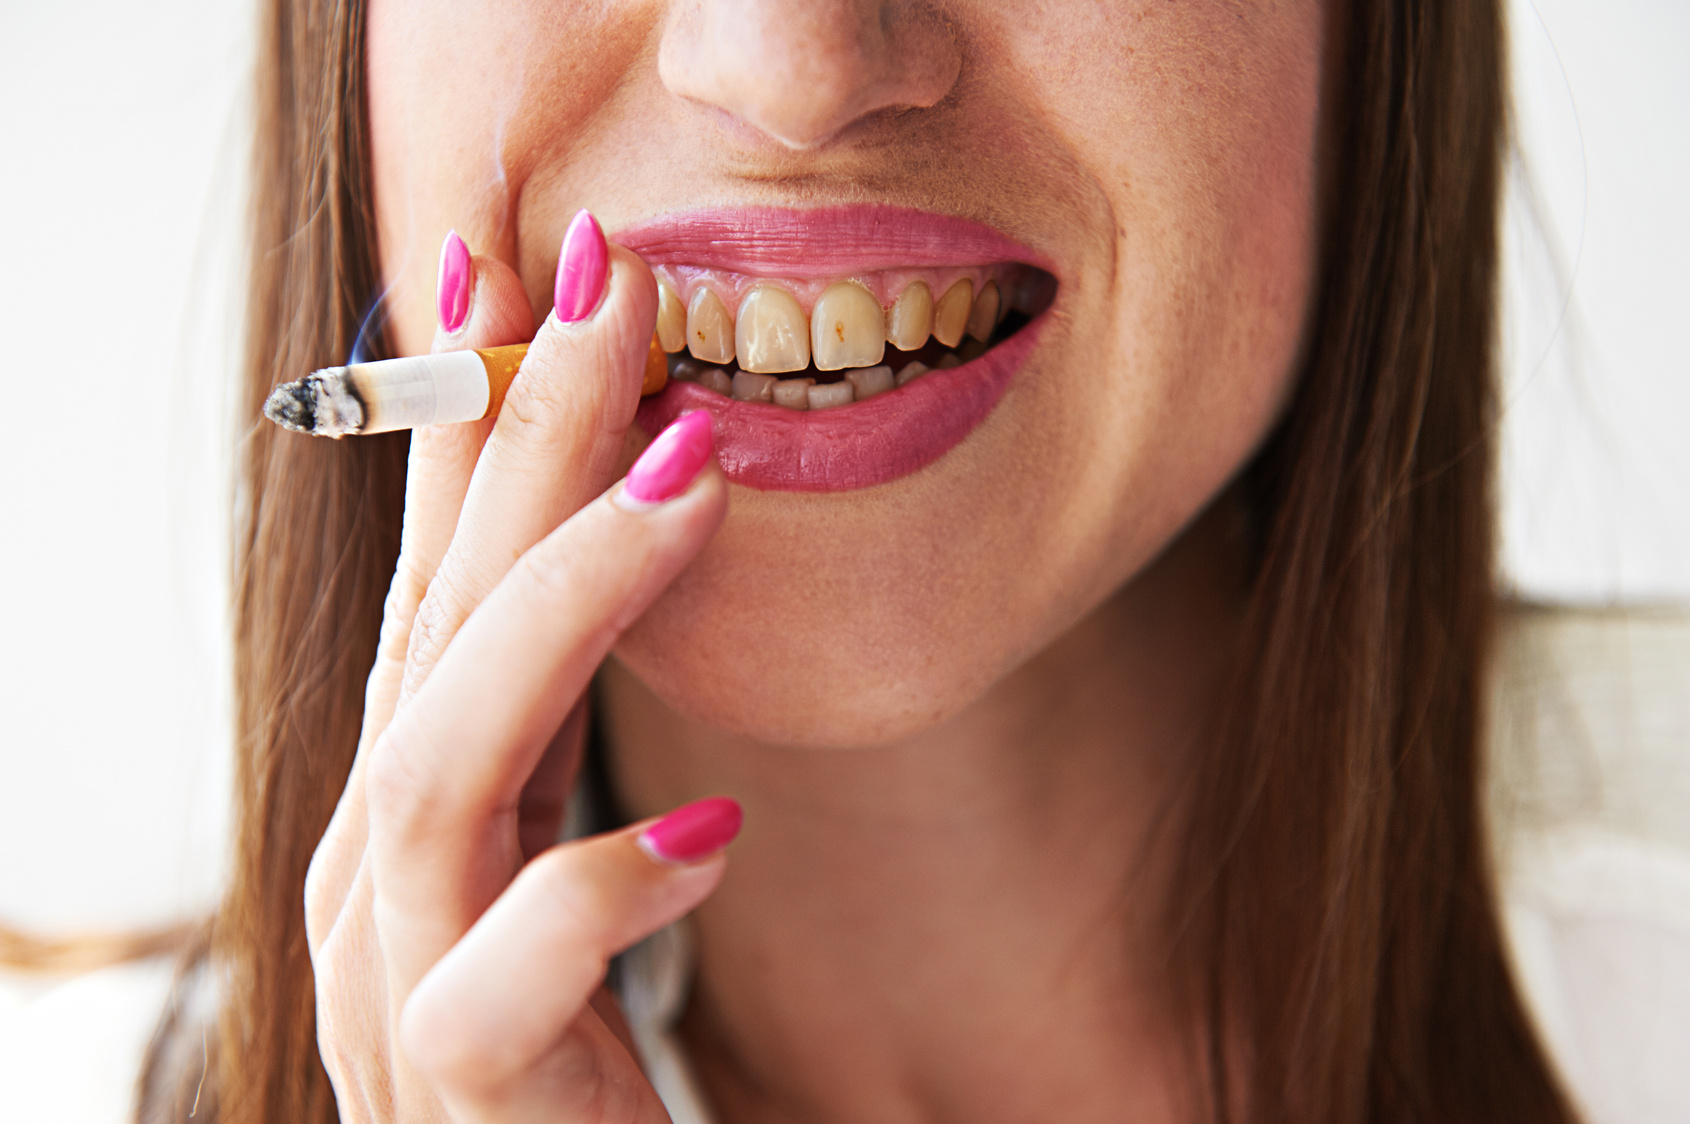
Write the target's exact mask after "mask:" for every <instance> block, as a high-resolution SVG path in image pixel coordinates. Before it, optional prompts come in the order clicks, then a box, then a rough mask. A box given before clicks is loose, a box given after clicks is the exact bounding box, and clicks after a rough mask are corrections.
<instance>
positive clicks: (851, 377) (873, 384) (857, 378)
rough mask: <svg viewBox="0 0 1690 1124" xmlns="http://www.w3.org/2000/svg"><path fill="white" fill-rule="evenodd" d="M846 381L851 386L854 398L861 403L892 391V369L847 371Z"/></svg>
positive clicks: (865, 368)
mask: <svg viewBox="0 0 1690 1124" xmlns="http://www.w3.org/2000/svg"><path fill="white" fill-rule="evenodd" d="M845 381H846V382H848V383H850V384H851V391H852V397H853V398H854V399H855V400H856V401H858V402H861V401H863V400H864V399H867V398H873V397H874V396H875V395H876V394H884V393H885V392H886V391H888V390H891V389H892V368H890V367H863V368H861V369H859V370H855V371H846V372H845Z"/></svg>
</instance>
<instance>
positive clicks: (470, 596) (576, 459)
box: [405, 211, 657, 694]
mask: <svg viewBox="0 0 1690 1124" xmlns="http://www.w3.org/2000/svg"><path fill="white" fill-rule="evenodd" d="M583 245H584V246H585V247H586V249H585V250H583V249H581V247H582V246H583ZM595 246H596V247H597V249H598V250H599V251H600V252H602V253H604V255H605V257H604V263H603V265H602V266H601V267H600V272H599V278H598V284H599V285H600V286H601V287H602V294H603V295H602V299H600V300H597V301H594V302H589V303H588V307H589V311H587V312H586V314H585V315H583V316H580V318H579V319H575V320H570V321H566V320H564V319H563V318H562V317H561V316H560V314H559V312H558V311H557V310H556V309H554V311H553V312H552V314H551V315H549V316H548V317H547V318H546V322H545V323H544V324H543V325H541V327H540V331H539V334H538V335H537V336H535V338H534V343H533V345H532V346H531V347H530V348H529V350H528V354H527V357H526V358H524V360H523V363H522V369H521V371H520V372H519V373H518V375H517V377H516V379H515V381H514V382H512V383H511V387H510V390H509V391H508V392H507V393H506V395H505V401H504V405H503V406H502V407H501V409H500V411H499V417H498V420H497V422H496V423H495V424H494V426H493V432H492V433H491V434H490V435H489V436H488V438H487V442H486V444H485V446H483V448H482V450H481V455H480V459H479V460H478V461H477V463H476V465H475V470H474V474H473V475H472V477H471V479H470V482H469V487H468V490H467V492H466V494H465V497H464V503H463V508H462V511H461V512H460V514H459V517H458V520H457V524H456V529H455V530H454V532H453V536H452V543H451V546H450V547H449V548H448V549H447V551H446V554H445V556H444V557H443V558H442V559H441V561H440V565H439V567H438V568H437V570H436V572H435V574H434V577H433V580H432V581H431V582H430V584H429V590H428V594H427V596H426V597H425V598H424V599H423V603H422V605H421V606H420V607H419V609H418V611H417V617H416V621H415V624H414V625H413V628H412V630H411V643H410V649H409V653H408V657H407V662H406V674H405V692H406V693H407V694H409V693H413V692H415V691H416V690H417V688H418V687H419V685H420V684H421V683H422V681H423V680H424V679H426V678H427V677H428V675H429V674H430V672H431V671H432V669H433V667H434V665H435V663H436V662H437V661H438V660H439V659H440V657H441V654H442V653H443V652H444V651H445V648H446V646H447V644H449V643H450V642H451V640H452V637H453V636H454V635H455V634H456V632H457V630H458V627H459V626H460V625H462V623H463V621H464V619H465V618H467V617H468V616H469V614H470V612H471V611H472V610H473V609H474V608H475V606H476V605H477V604H479V603H480V601H481V599H482V598H483V597H485V596H486V595H487V593H488V591H489V590H491V589H492V588H493V586H494V585H496V584H497V583H498V582H499V580H500V579H501V578H503V577H504V575H505V573H506V571H508V570H509V569H510V567H511V565H512V564H513V563H514V562H515V561H516V559H517V558H518V557H520V556H521V555H522V553H523V552H524V551H526V550H527V549H528V548H530V547H531V546H533V545H534V544H535V543H537V542H539V541H540V539H541V538H543V537H544V536H545V535H546V534H547V533H548V532H550V531H551V530H552V529H553V528H555V527H556V526H557V525H558V524H560V523H561V522H563V520H564V519H566V518H567V517H568V516H569V515H570V514H571V513H573V512H574V511H576V510H578V509H580V507H581V506H582V505H583V504H585V503H586V502H587V501H588V500H590V499H591V498H592V497H594V496H596V495H598V494H599V493H600V492H602V491H603V490H604V489H605V487H606V486H607V485H609V483H610V482H611V480H612V479H614V476H615V471H616V468H617V465H618V462H619V460H620V458H621V455H622V448H623V440H624V437H625V435H626V433H627V431H628V428H629V426H631V425H632V424H633V421H634V411H635V410H636V409H637V408H638V407H639V400H640V385H641V383H642V382H643V381H644V377H645V362H646V355H647V353H648V351H649V348H650V341H651V335H652V331H653V328H654V326H655V324H656V322H657V282H656V280H655V279H654V278H653V277H652V273H651V270H650V269H649V268H648V267H647V266H646V264H645V263H644V262H642V261H641V260H640V259H639V258H638V257H636V256H635V255H634V254H633V253H631V252H629V251H627V250H624V249H622V248H621V247H616V246H608V245H607V244H606V243H605V241H604V236H603V234H602V233H601V232H600V231H599V229H598V225H597V223H596V222H593V220H592V216H591V215H588V214H587V212H585V211H583V212H581V215H580V216H577V219H576V221H575V223H573V224H571V228H570V233H569V235H568V236H567V237H566V239H565V242H564V246H563V249H562V252H561V253H560V261H559V267H558V268H559V276H560V278H561V277H564V276H565V274H566V273H567V272H568V270H569V269H570V259H571V257H572V255H577V254H586V253H587V252H588V251H591V250H593V248H594V247H595ZM586 283H587V284H591V283H592V278H591V277H589V278H588V280H587V282H586ZM562 287H563V286H562V285H561V284H560V290H561V289H562ZM559 299H560V300H561V299H562V298H561V297H560V298H559ZM566 312H567V313H568V314H570V315H577V314H578V313H579V312H580V310H579V309H576V308H572V309H568V310H566Z"/></svg>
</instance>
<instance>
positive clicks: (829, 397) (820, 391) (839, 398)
mask: <svg viewBox="0 0 1690 1124" xmlns="http://www.w3.org/2000/svg"><path fill="white" fill-rule="evenodd" d="M853 393H854V392H853V391H852V389H851V384H850V383H848V382H831V383H827V384H825V385H823V384H821V383H817V384H816V385H815V386H812V387H810V389H809V391H808V394H809V397H810V409H812V410H831V409H833V408H834V407H835V406H849V405H850V404H851V403H852V401H853V397H852V396H853Z"/></svg>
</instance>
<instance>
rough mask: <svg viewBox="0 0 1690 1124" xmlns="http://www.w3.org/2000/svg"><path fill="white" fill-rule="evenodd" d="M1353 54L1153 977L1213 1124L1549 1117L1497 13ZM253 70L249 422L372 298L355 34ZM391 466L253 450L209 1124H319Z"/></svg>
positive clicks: (338, 25) (1369, 30) (1468, 7)
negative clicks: (1504, 886)
mask: <svg viewBox="0 0 1690 1124" xmlns="http://www.w3.org/2000/svg"><path fill="white" fill-rule="evenodd" d="M1334 26H1340V25H1339V24H1335V25H1334ZM1341 26H1342V28H1343V30H1342V39H1341V41H1340V42H1338V43H1337V44H1335V48H1336V49H1335V50H1333V51H1332V52H1331V53H1330V57H1331V58H1332V59H1333V60H1334V64H1335V66H1336V67H1337V68H1338V70H1337V72H1336V73H1335V74H1334V76H1333V78H1332V80H1331V81H1329V83H1328V88H1329V89H1330V90H1333V91H1336V96H1335V97H1334V98H1333V99H1332V105H1331V108H1330V113H1329V118H1330V119H1329V122H1328V127H1329V130H1330V135H1331V136H1332V138H1333V144H1332V145H1331V147H1330V150H1329V151H1330V154H1331V158H1332V165H1333V166H1332V167H1330V168H1329V169H1327V181H1328V184H1329V190H1328V192H1327V195H1328V197H1327V201H1326V206H1325V209H1324V215H1323V221H1324V228H1323V240H1322V272H1321V280H1320V287H1319V291H1318V294H1317V296H1316V303H1315V310H1314V317H1313V328H1312V335H1311V339H1312V341H1313V342H1312V344H1311V347H1310V352H1309V356H1308V358H1307V362H1306V370H1305V371H1304V372H1303V377H1302V382H1301V385H1300V390H1299V393H1298V395H1297V398H1296V401H1295V403H1294V404H1293V406H1292V408H1291V410H1290V412H1289V415H1288V417H1287V419H1286V420H1285V422H1284V424H1283V425H1282V427H1281V428H1280V430H1279V431H1278V432H1277V434H1276V435H1275V436H1274V438H1273V439H1272V440H1271V441H1270V443H1269V445H1268V447H1267V448H1266V450H1265V451H1264V453H1263V454H1262V455H1261V457H1260V458H1259V459H1258V461H1257V463H1256V464H1255V465H1254V466H1253V468H1252V469H1251V471H1250V473H1249V475H1248V478H1247V484H1248V485H1249V488H1250V491H1251V495H1252V496H1253V498H1254V500H1255V501H1256V510H1257V513H1258V515H1259V519H1260V534H1261V552H1260V558H1259V564H1258V568H1257V571H1256V574H1255V579H1254V589H1253V593H1252V607H1251V610H1250V616H1249V622H1248V627H1247V632H1246V640H1245V644H1246V647H1245V650H1244V654H1243V658H1242V659H1241V661H1240V667H1241V668H1242V669H1243V670H1242V671H1241V672H1240V678H1239V680H1238V682H1237V683H1236V684H1235V688H1234V692H1233V695H1232V696H1231V697H1232V699H1233V703H1234V709H1233V711H1232V712H1231V714H1230V716H1229V719H1228V723H1227V725H1226V726H1225V728H1224V731H1223V734H1224V736H1222V737H1220V738H1218V739H1216V742H1215V746H1214V749H1213V751H1212V753H1210V755H1209V756H1208V757H1207V758H1206V759H1203V760H1201V761H1200V762H1199V763H1198V767H1197V770H1198V771H1197V774H1196V776H1197V780H1198V783H1197V784H1196V785H1195V786H1194V788H1193V792H1194V794H1196V795H1195V799H1194V802H1193V806H1192V809H1191V812H1190V819H1189V830H1188V832H1187V834H1186V836H1185V838H1186V843H1187V845H1186V847H1185V850H1184V855H1185V863H1186V872H1185V874H1186V877H1184V878H1183V879H1182V880H1181V885H1182V886H1184V887H1187V888H1188V889H1187V890H1185V891H1184V892H1185V893H1186V895H1187V900H1182V901H1179V902H1175V903H1173V907H1174V910H1173V914H1172V922H1171V924H1172V926H1173V929H1172V931H1173V933H1174V935H1175V937H1176V942H1175V944H1176V948H1177V954H1176V959H1175V965H1176V967H1177V969H1178V972H1177V977H1178V978H1179V979H1181V980H1183V981H1185V985H1186V988H1187V997H1188V999H1189V1000H1190V1002H1191V1003H1192V1004H1193V1010H1194V1012H1195V1014H1196V1016H1197V1022H1198V1023H1199V1025H1200V1026H1201V1027H1202V1033H1203V1037H1204V1041H1205V1042H1207V1043H1208V1046H1207V1047H1206V1054H1207V1057H1208V1058H1209V1060H1210V1064H1209V1066H1208V1081H1209V1093H1210V1098H1211V1103H1210V1108H1211V1111H1212V1113H1213V1115H1214V1116H1215V1117H1216V1118H1217V1119H1226V1118H1228V1117H1230V1116H1233V1115H1237V1114H1240V1113H1241V1114H1242V1115H1247V1116H1249V1117H1250V1118H1252V1119H1261V1120H1293V1119H1294V1120H1299V1121H1330V1122H1339V1121H1360V1120H1377V1121H1394V1120H1453V1119H1485V1120H1490V1121H1505V1120H1517V1121H1528V1120H1529V1121H1534V1122H1544V1121H1548V1122H1554V1121H1570V1120H1571V1119H1572V1114H1571V1112H1570V1110H1569V1109H1568V1107H1567V1105H1566V1102H1565V1100H1564V1098H1563V1096H1562V1094H1561V1093H1560V1092H1559V1089H1558V1086H1557V1083H1556V1080H1555V1078H1554V1076H1553V1074H1552V1072H1551V1070H1550V1067H1549V1065H1548V1063H1547V1061H1546V1060H1545V1057H1544V1055H1543V1053H1542V1051H1541V1048H1540V1047H1539V1045H1538V1043H1537V1040H1536V1038H1535V1036H1534V1034H1533V1032H1532V1030H1531V1028H1530V1024H1529V1021H1528V1019H1527V1016H1526V1015H1525V1013H1524V1011H1523V1009H1522V1006H1521V1003H1520V1000H1519V998H1518V995H1517V993H1516V990H1515V986H1514V983H1513V981H1512V978H1511V976H1510V973H1509V969H1508V965H1507V960H1506V956H1505V952H1504V948H1503V943H1502V938H1501V935H1500V930H1499V925H1498V920H1497V912H1496V903H1495V893H1494V888H1493V886H1492V879H1491V872H1490V870H1489V867H1488V864H1487V849H1486V841H1485V839H1484V836H1483V831H1482V821H1481V816H1480V807H1479V793H1480V775H1479V773H1480V766H1481V734H1482V731H1481V703H1482V699H1483V696H1484V693H1485V687H1486V676H1485V667H1486V663H1487V660H1488V656H1489V645H1490V639H1491V622H1492V616H1493V575H1492V552H1493V545H1492V520H1493V510H1492V497H1491V487H1492V460H1493V443H1494V432H1495V426H1494V422H1495V417H1494V411H1495V404H1494V398H1493V390H1492V377H1493V370H1492V352H1493V346H1492V345H1493V339H1492V337H1493V334H1494V324H1493V306H1494V303H1495V302H1494V296H1495V294H1494V285H1495V273H1496V225H1497V223H1496V208H1497V198H1498V179H1499V167H1500V148H1501V142H1502V137H1503V134H1504V74H1503V67H1502V55H1503V47H1502V45H1503V32H1502V25H1501V14H1500V3H1499V0H1396V2H1385V0H1379V2H1376V3H1362V4H1355V5H1353V11H1351V12H1350V13H1349V15H1348V18H1347V22H1344V23H1342V24H1341ZM261 50H262V53H261V64H260V65H261V70H260V80H259V113H260V115H259V129H258V145H257V157H256V161H257V162H256V168H257V175H256V179H255V182H256V184H257V192H256V200H255V213H254V226H255V243H254V246H255V249H254V258H253V263H252V290H251V322H250V324H251V326H250V342H249V346H248V358H247V364H246V377H245V383H244V385H243V388H242V394H243V396H244V398H243V403H244V410H245V416H247V417H252V418H256V417H257V414H258V405H259V402H260V401H261V400H262V398H263V396H264V395H265V393H266V392H267V391H268V390H269V388H270V387H271V386H273V385H274V384H275V383H277V382H279V381H282V380H284V379H289V378H293V377H296V376H297V375H299V374H300V373H301V372H303V371H306V370H308V369H310V368H312V367H315V366H320V365H325V364H328V363H331V362H335V361H338V360H341V359H343V358H344V356H345V355H346V352H347V349H348V348H349V346H350V345H351V344H352V342H353V339H354V336H355V335H356V333H357V332H358V329H359V325H360V319H361V317H362V316H363V315H364V313H365V312H366V311H367V304H368V302H369V300H370V298H371V295H372V294H374V293H375V292H376V291H377V289H378V286H379V269H378V263H377V254H376V246H375V235H374V225H373V222H372V215H371V195H370V180H369V156H368V152H367V148H366V133H365V120H364V99H363V77H364V69H363V10H362V4H360V3H359V2H358V0H270V2H269V3H267V4H266V5H265V15H264V23H263V41H262V48H261ZM405 448H406V446H405V438H404V437H403V436H402V435H394V436H389V437H382V438H371V439H364V440H360V441H351V442H324V441H305V440H298V439H293V438H289V437H286V436H284V435H282V434H281V433H280V432H279V431H278V430H276V429H274V428H273V427H270V426H267V425H261V424H260V425H255V427H254V428H253V429H252V430H251V431H250V432H248V433H247V434H246V436H245V438H244V440H243V446H242V450H241V458H240V465H241V468H240V472H241V477H240V485H241V492H240V497H241V503H240V508H239V518H238V521H237V526H238V540H237V543H236V559H237V580H236V587H235V588H236V605H235V610H236V613H235V616H236V653H237V665H236V666H237V675H238V707H237V714H238V721H239V738H238V754H239V765H238V781H237V783H238V810H237V814H238V820H237V822H238V825H239V826H238V838H237V841H236V853H235V865H234V876H233V879H232V882H231V884H230V887H229V889H228V893H227V896H226V898H225V899H224V902H223V905H222V907H221V910H220V912H219V914H218V917H217V921H216V926H215V935H214V940H213V945H212V951H211V956H212V963H214V964H215V965H216V973H215V979H216V981H217V985H218V987H219V988H220V990H221V995H220V1008H221V1018H220V1023H219V1025H218V1028H217V1031H216V1036H215V1048H214V1049H212V1050H211V1051H210V1062H209V1072H208V1076H207V1081H206V1088H205V1089H204V1090H198V1091H199V1092H201V1093H203V1094H204V1095H205V1099H204V1100H202V1103H201V1104H200V1110H199V1116H200V1117H201V1118H203V1117H204V1116H206V1115H207V1114H208V1112H210V1111H211V1110H212V1108H213V1106H214V1108H215V1112H216V1115H217V1117H218V1118H219V1120H221V1121H222V1122H223V1124H282V1122H286V1124H325V1122H327V1121H332V1120H334V1119H335V1117H336V1111H335V1105H334V1098H333V1094H332V1091H331V1089H330V1086H329V1082H328V1079H327V1076H326V1075H325V1073H324V1071H323V1068H322V1065H321V1063H320V1061H319V1059H318V1055H317V1048H316V1038H315V1029H314V1018H313V1011H314V1000H313V992H312V975H311V966H310V962H309V958H308V956H307V953H306V946H305V930H304V923H303V906H302V898H303V887H304V880H305V871H306V866H307V863H308V861H309V859H310V856H311V852H312V850H313V849H314V847H315V845H316V843H317V840H318V838H319V836H320V834H321V833H322V831H323V829H324V827H325V825H326V824H327V823H328V819H329V816H330V813H331V812H332V810H333V807H334V804H335V802H336V800H337V799H338V796H339V793H340V791H341V789H342V787H343V785H344V783H345V780H346V776H347V773H348V770H349V768H350V766H351V762H352V756H353V751H354V748H355V746H356V744H357V741H358V732H359V720H360V712H361V699H362V683H363V677H364V675H365V673H366V671H367V669H368V667H369V665H370V663H371V660H372V658H373V654H374V649H375V643H376V635H377V630H378V626H379V621H380V617H381V609H382V599H383V596H384V592H385V590H386V586H387V581H388V577H389V575H390V573H391V571H392V568H393V565H394V562H395V559H396V556H397V551H398V540H399V536H398V529H399V518H400V510H401V505H402V502H403V494H402V493H403V467H404V466H403V461H404V456H405ZM174 1025H175V1024H174V1023H170V1024H167V1026H174ZM168 1037H169V1036H168V1034H161V1037H160V1039H159V1045H158V1046H157V1048H156V1049H155V1051H154V1054H153V1057H152V1059H151V1062H150V1063H149V1064H150V1065H151V1067H152V1069H153V1070H154V1073H153V1075H152V1076H151V1077H149V1079H148V1082H147V1083H146V1085H145V1086H144V1092H145V1095H144V1097H143V1102H144V1103H143V1113H148V1112H151V1111H161V1112H163V1111H168V1112H169V1113H170V1114H171V1117H170V1118H172V1119H180V1118H181V1113H185V1111H186V1106H185V1104H180V1107H179V1108H178V1107H175V1106H172V1105H171V1102H172V1101H174V1100H175V1099H176V1098H178V1097H185V1096H186V1093H187V1092H189V1091H196V1089H197V1086H196V1084H195V1082H194V1081H192V1080H188V1081H184V1082H181V1083H179V1084H173V1083H171V1082H166V1081H162V1080H159V1079H158V1077H157V1073H156V1071H157V1069H158V1068H159V1067H160V1066H162V1065H163V1064H164V1063H165V1058H166V1050H165V1044H166V1043H167V1040H168ZM1240 1046H1241V1049H1240V1048H1239V1047H1240ZM194 1054H195V1058H194V1060H195V1061H198V1060H199V1058H198V1051H197V1050H196V1051H194ZM149 1104H150V1105H151V1106H152V1107H151V1108H149V1107H148V1106H149Z"/></svg>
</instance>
